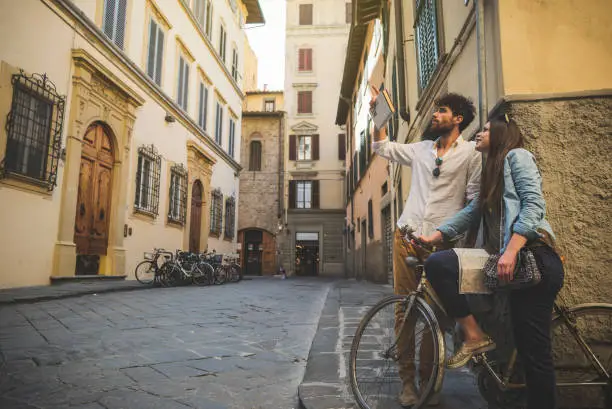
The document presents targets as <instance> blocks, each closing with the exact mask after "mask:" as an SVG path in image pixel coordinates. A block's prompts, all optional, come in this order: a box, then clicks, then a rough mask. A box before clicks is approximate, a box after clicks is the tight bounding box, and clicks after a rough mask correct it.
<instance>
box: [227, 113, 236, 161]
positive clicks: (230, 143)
mask: <svg viewBox="0 0 612 409" xmlns="http://www.w3.org/2000/svg"><path fill="white" fill-rule="evenodd" d="M235 138H236V121H235V120H234V118H231V117H230V120H229V141H228V146H227V153H228V154H229V156H231V157H232V158H233V157H234V144H235V142H236V141H235Z"/></svg>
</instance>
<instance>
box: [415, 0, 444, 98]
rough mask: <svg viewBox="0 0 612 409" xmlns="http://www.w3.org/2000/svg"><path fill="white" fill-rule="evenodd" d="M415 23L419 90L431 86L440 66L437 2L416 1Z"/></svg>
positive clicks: (434, 0)
mask: <svg viewBox="0 0 612 409" xmlns="http://www.w3.org/2000/svg"><path fill="white" fill-rule="evenodd" d="M415 10H416V13H415V14H416V18H415V22H414V28H415V43H416V49H417V62H418V75H419V89H420V90H423V89H425V88H426V87H427V85H428V84H429V80H431V77H432V76H433V74H434V72H435V70H436V67H437V66H438V59H439V57H440V55H439V49H438V21H437V20H438V19H437V15H436V13H437V9H436V0H416V7H415Z"/></svg>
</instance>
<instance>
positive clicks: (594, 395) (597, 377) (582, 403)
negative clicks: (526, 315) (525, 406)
mask: <svg viewBox="0 0 612 409" xmlns="http://www.w3.org/2000/svg"><path fill="white" fill-rule="evenodd" d="M568 316H569V319H570V322H569V324H568V323H566V321H565V320H564V319H563V318H562V317H556V318H555V319H554V320H553V323H552V353H553V362H554V365H555V375H556V378H557V385H559V386H560V388H559V394H560V401H562V402H564V403H566V404H569V405H570V406H571V407H572V408H577V409H580V408H589V409H590V408H602V409H603V408H610V407H612V380H611V379H610V376H612V305H610V304H583V305H578V306H575V307H572V308H570V309H569V310H568ZM572 327H573V328H574V329H575V330H576V333H577V336H574V334H573V333H572V332H573V329H572ZM579 340H580V341H579ZM582 342H584V347H586V349H587V351H585V350H584V349H583V348H582V347H581V346H580V344H581V343H582ZM589 351H591V352H592V355H591V353H590V352H589ZM593 356H595V357H596V359H597V360H596V361H595V360H594V359H593ZM606 374H607V376H606ZM576 384H580V385H576ZM606 384H607V385H606ZM566 385H567V386H566ZM569 385H575V386H569ZM597 385H599V386H597ZM604 385H606V386H604ZM585 387H586V388H588V389H585Z"/></svg>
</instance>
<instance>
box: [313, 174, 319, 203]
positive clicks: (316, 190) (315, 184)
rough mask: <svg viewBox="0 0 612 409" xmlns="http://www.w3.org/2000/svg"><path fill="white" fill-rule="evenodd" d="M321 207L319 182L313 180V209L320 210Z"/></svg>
mask: <svg viewBox="0 0 612 409" xmlns="http://www.w3.org/2000/svg"><path fill="white" fill-rule="evenodd" d="M319 206H320V204H319V181H318V180H313V181H312V208H313V209H318V208H319Z"/></svg>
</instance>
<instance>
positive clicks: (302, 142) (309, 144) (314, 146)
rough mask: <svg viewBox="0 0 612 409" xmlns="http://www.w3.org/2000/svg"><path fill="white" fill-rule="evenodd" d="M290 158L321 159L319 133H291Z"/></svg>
mask: <svg viewBox="0 0 612 409" xmlns="http://www.w3.org/2000/svg"><path fill="white" fill-rule="evenodd" d="M289 160H319V135H316V134H315V135H289Z"/></svg>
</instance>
